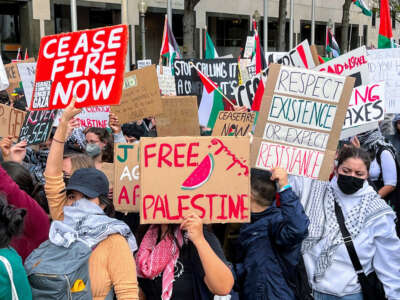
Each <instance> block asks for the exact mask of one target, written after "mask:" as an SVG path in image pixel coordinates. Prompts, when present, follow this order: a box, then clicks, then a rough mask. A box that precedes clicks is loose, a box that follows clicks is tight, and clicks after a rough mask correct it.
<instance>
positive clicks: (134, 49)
mask: <svg viewBox="0 0 400 300" xmlns="http://www.w3.org/2000/svg"><path fill="white" fill-rule="evenodd" d="M126 1H127V6H126V8H127V9H126V12H125V11H123V12H121V0H77V6H78V8H77V19H78V29H88V28H95V27H101V26H107V25H114V24H119V23H121V17H122V18H123V16H125V18H126V19H127V21H126V22H127V23H128V24H129V25H130V51H129V57H130V61H131V62H132V63H134V62H135V61H136V60H137V59H141V58H142V57H143V53H142V42H141V34H142V33H141V28H140V25H139V24H140V22H139V21H140V16H139V11H138V2H139V0H126ZM145 1H146V3H147V6H148V8H147V11H146V14H145V17H144V18H145V24H146V25H145V43H146V55H145V56H146V58H151V59H152V61H153V62H158V59H159V52H160V48H161V39H162V33H163V25H164V16H165V14H166V12H167V9H166V6H167V0H145ZM266 1H267V2H268V51H276V49H277V27H278V26H277V25H278V5H279V1H278V0H266ZM315 1H316V10H315V15H316V32H315V44H316V45H317V47H318V50H319V52H320V54H322V55H324V48H325V34H326V27H327V25H328V24H329V25H330V26H332V27H333V28H334V32H335V36H336V39H337V40H338V41H340V31H341V26H342V24H341V19H342V5H343V2H344V0H341V1H323V0H315ZM183 2H184V0H172V7H173V20H172V27H173V32H174V35H175V37H176V40H177V42H178V44H179V45H180V46H183ZM311 2H312V1H311V0H294V12H295V13H294V36H293V41H294V44H297V43H299V42H301V41H302V40H304V39H308V40H309V41H310V39H311ZM366 2H367V3H368V0H367V1H366ZM263 3H264V0H247V1H246V0H200V2H199V3H198V5H197V6H196V8H195V10H196V32H195V49H196V53H197V56H198V57H202V48H203V34H204V28H205V27H206V26H207V29H208V32H209V34H210V35H211V37H212V39H213V40H214V43H215V45H216V48H217V51H218V53H219V54H220V55H227V54H233V55H234V56H237V55H238V54H239V52H240V48H241V47H243V46H244V44H245V41H246V36H247V35H248V33H249V30H250V28H251V24H252V20H253V16H254V15H255V14H254V13H255V11H258V12H259V14H260V20H259V25H260V26H259V28H260V35H261V37H263V22H264V18H263ZM289 3H290V1H288V8H287V11H288V16H287V20H286V21H287V26H286V49H287V50H288V48H289V14H290V9H289ZM69 4H70V0H0V24H1V26H0V46H1V50H2V54H3V58H4V59H5V60H6V61H7V57H8V58H10V59H11V58H14V56H15V54H16V51H17V49H18V48H21V49H22V51H24V49H28V50H29V53H30V55H37V53H38V50H39V44H40V32H41V24H42V26H43V31H44V32H45V34H46V35H48V34H54V33H61V32H68V31H70V30H71V21H70V20H71V18H70V16H71V14H70V5H69ZM122 9H123V8H122ZM396 23H397V22H393V23H392V26H393V35H394V37H395V39H398V38H399V35H400V28H399V27H400V26H396V25H397V24H396ZM350 24H351V25H350V29H349V41H350V43H349V49H348V50H350V49H354V48H357V47H359V46H360V45H367V46H377V40H378V30H379V17H378V16H377V15H376V13H373V16H372V17H367V16H364V15H363V14H362V13H361V10H360V9H359V8H358V7H356V6H355V5H352V7H351V11H350ZM181 51H182V52H183V53H184V52H185V49H184V48H182V49H181ZM4 56H6V57H4Z"/></svg>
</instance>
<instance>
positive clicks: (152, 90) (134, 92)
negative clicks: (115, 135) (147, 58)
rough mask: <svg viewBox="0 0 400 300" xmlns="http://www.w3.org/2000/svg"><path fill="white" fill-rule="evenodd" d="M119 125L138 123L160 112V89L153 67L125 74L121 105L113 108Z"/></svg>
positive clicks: (112, 110)
mask: <svg viewBox="0 0 400 300" xmlns="http://www.w3.org/2000/svg"><path fill="white" fill-rule="evenodd" d="M111 112H113V113H114V114H116V115H117V117H118V119H119V122H120V123H121V124H123V123H128V122H132V121H138V120H141V119H143V118H148V117H150V116H153V117H154V116H157V115H159V114H160V113H161V112H162V103H161V95H160V88H159V86H158V79H157V72H156V67H155V66H154V65H152V66H149V67H146V68H143V69H141V70H135V71H131V72H128V73H126V74H125V78H124V89H123V91H122V100H121V104H120V105H118V106H113V107H112V108H111Z"/></svg>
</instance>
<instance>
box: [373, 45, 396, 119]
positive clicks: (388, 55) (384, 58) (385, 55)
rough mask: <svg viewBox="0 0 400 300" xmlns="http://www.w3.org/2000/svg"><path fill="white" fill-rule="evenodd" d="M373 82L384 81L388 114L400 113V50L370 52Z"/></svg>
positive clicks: (375, 50)
mask: <svg viewBox="0 0 400 300" xmlns="http://www.w3.org/2000/svg"><path fill="white" fill-rule="evenodd" d="M367 53H368V68H369V72H370V76H371V82H380V81H384V82H385V84H386V86H385V108H386V112H387V113H400V99H399V95H400V85H399V82H400V73H399V66H400V48H390V49H374V50H368V51H367Z"/></svg>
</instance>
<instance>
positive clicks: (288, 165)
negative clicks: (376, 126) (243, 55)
mask: <svg viewBox="0 0 400 300" xmlns="http://www.w3.org/2000/svg"><path fill="white" fill-rule="evenodd" d="M354 80H355V79H354V78H350V77H342V76H338V75H332V74H326V73H322V72H315V71H311V70H306V69H298V68H293V67H287V66H279V65H276V64H273V65H271V67H270V71H269V74H268V81H267V86H266V88H265V91H266V92H265V93H264V97H263V101H262V104H261V108H260V113H259V116H258V120H257V124H256V129H255V133H254V135H255V137H258V138H260V139H262V140H257V141H256V142H253V144H252V156H253V157H252V162H255V164H254V165H253V166H255V167H256V168H260V169H272V168H274V167H276V166H280V167H282V168H284V169H286V171H287V172H288V173H289V174H293V175H300V176H304V177H310V178H314V179H320V180H328V179H329V175H330V173H331V170H332V167H333V159H334V157H335V153H336V147H337V143H338V139H339V135H340V132H341V129H342V127H343V121H344V117H345V115H346V111H347V106H348V104H349V100H350V96H351V92H352V89H353V85H354ZM254 156H255V157H254Z"/></svg>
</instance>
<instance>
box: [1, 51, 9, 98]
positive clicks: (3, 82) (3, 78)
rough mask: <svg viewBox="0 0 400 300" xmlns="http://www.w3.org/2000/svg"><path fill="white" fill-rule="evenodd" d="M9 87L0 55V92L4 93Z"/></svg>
mask: <svg viewBox="0 0 400 300" xmlns="http://www.w3.org/2000/svg"><path fill="white" fill-rule="evenodd" d="M9 85H10V82H9V81H8V77H7V72H6V69H5V67H4V64H3V59H2V58H1V55H0V91H4V90H5V89H7V88H8V86H9Z"/></svg>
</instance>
